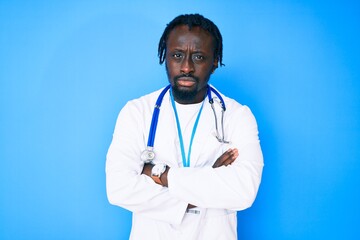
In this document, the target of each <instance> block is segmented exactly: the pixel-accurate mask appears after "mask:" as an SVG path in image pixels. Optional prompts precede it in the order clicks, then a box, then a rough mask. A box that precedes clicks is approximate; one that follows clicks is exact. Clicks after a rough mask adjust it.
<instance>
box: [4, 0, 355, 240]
mask: <svg viewBox="0 0 360 240" xmlns="http://www.w3.org/2000/svg"><path fill="white" fill-rule="evenodd" d="M194 12H199V13H201V14H203V15H204V16H206V17H208V18H210V19H212V20H213V21H214V22H215V23H216V24H217V25H218V27H219V28H220V30H221V32H222V34H223V38H224V63H225V64H226V66H225V67H223V68H220V69H218V70H217V71H216V73H215V74H214V75H213V77H212V80H211V81H212V83H213V84H214V85H215V86H217V88H218V89H220V90H221V91H222V92H224V93H225V94H227V95H229V96H231V97H233V98H235V99H236V100H238V101H239V102H241V103H243V104H246V105H248V106H249V107H250V108H251V109H252V111H253V112H254V114H255V116H256V117H257V120H258V125H259V130H260V138H261V144H262V148H263V152H264V156H265V168H264V174H263V181H262V184H261V187H260V190H259V194H258V197H257V200H256V202H255V203H254V205H253V207H252V208H250V209H248V210H245V211H242V212H239V213H238V218H239V224H238V231H239V236H240V238H241V239H277V240H279V239H356V237H358V236H359V235H360V228H359V222H360V207H359V203H360V190H359V189H360V188H359V180H360V172H359V171H360V164H359V160H360V159H359V158H360V146H359V143H360V140H359V139H360V124H359V122H360V121H359V120H360V111H359V110H360V99H359V98H360V97H359V96H360V94H359V90H360V81H359V77H360V47H359V45H360V44H359V43H360V33H359V29H360V3H358V2H357V1H349V0H342V1H340V0H338V1H295V0H288V1H275V0H272V1H209V0H207V1H200V0H197V1H175V0H173V1H165V0H163V1H138V0H135V1H119V0H118V1H115V0H114V1H100V0H99V1H69V0H66V1H25V0H24V1H20V0H18V1H15V0H13V1H10V0H9V1H7V0H1V1H0V107H1V109H0V110H1V112H0V114H1V115H0V144H1V145H0V146H1V148H0V239H127V238H128V234H129V232H130V224H131V220H130V219H131V213H130V212H128V211H126V210H124V209H121V208H119V207H115V206H111V205H110V204H109V203H108V202H107V198H106V192H105V170H104V167H105V155H106V152H107V148H108V146H109V144H110V141H111V138H112V132H113V128H114V125H115V121H116V117H117V114H118V112H119V110H120V109H121V108H122V106H123V105H124V104H125V103H126V101H127V100H129V99H133V98H136V97H139V96H141V95H143V94H145V93H148V92H150V91H153V90H156V89H158V88H160V87H162V86H164V85H165V84H166V83H167V79H166V75H165V70H164V66H160V65H159V64H158V59H157V44H158V40H159V38H160V36H161V34H162V31H163V29H164V27H165V24H166V23H168V22H169V21H170V20H171V19H173V18H174V17H175V16H177V15H178V14H181V13H194Z"/></svg>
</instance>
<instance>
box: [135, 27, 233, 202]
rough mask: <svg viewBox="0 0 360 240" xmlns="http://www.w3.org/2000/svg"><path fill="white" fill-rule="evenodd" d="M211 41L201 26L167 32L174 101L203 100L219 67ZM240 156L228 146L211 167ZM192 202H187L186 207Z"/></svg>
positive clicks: (164, 183) (163, 177)
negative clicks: (212, 76)
mask: <svg viewBox="0 0 360 240" xmlns="http://www.w3.org/2000/svg"><path fill="white" fill-rule="evenodd" d="M214 47H215V45H214V40H213V37H212V36H211V34H210V33H209V32H207V31H205V30H203V29H202V28H200V27H193V28H192V29H191V30H189V28H188V26H186V25H180V26H177V27H175V28H174V29H173V30H172V31H171V32H170V34H169V37H168V40H167V43H166V48H167V50H166V58H165V59H166V72H167V75H168V78H169V82H170V84H171V86H172V88H173V95H174V99H175V101H176V102H178V103H180V104H194V103H200V102H202V101H203V100H204V97H205V94H206V91H207V84H208V81H209V79H210V76H211V74H212V73H213V72H214V71H215V69H216V68H217V67H218V61H217V59H216V58H215V57H214ZM238 156H239V153H238V150H237V149H236V148H234V149H228V150H227V151H226V152H224V153H223V154H222V155H221V156H220V157H219V158H218V159H217V160H216V161H215V163H214V164H213V166H212V167H213V168H218V167H223V166H228V165H230V164H232V163H233V162H234V161H235V159H236V158H237V157H238ZM153 166H154V165H153V164H152V163H147V164H145V165H144V168H143V171H142V174H145V175H147V176H149V177H151V170H152V167H153ZM169 170H170V167H167V168H166V171H165V172H164V173H163V174H162V175H161V177H160V179H161V182H162V186H164V187H168V179H167V175H168V172H169ZM193 207H195V206H194V205H191V204H189V205H188V208H193Z"/></svg>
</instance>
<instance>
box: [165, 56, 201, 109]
mask: <svg viewBox="0 0 360 240" xmlns="http://www.w3.org/2000/svg"><path fill="white" fill-rule="evenodd" d="M165 68H166V73H167V75H168V78H169V81H170V75H169V72H168V68H167V65H166V63H165ZM182 77H186V78H192V79H193V80H194V82H195V87H194V88H192V89H189V90H186V89H181V88H179V86H178V85H177V84H176V82H177V81H178V79H179V78H182ZM172 80H173V81H172V82H173V83H174V84H173V85H172V86H171V88H172V93H173V95H174V98H175V99H177V100H180V101H182V102H191V101H193V100H194V99H195V97H196V95H197V93H198V90H197V85H198V84H199V78H198V77H196V76H193V75H192V74H181V75H177V76H175V77H174V78H173V79H172ZM170 82H171V81H170Z"/></svg>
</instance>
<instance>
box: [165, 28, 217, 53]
mask: <svg viewBox="0 0 360 240" xmlns="http://www.w3.org/2000/svg"><path fill="white" fill-rule="evenodd" d="M166 45H167V47H169V48H171V47H179V46H184V45H191V46H192V47H196V48H211V49H213V48H214V41H213V36H212V35H211V34H210V33H209V32H208V31H206V30H204V29H202V28H201V27H198V26H194V27H192V28H191V29H189V27H188V26H187V25H179V26H177V27H175V28H174V29H173V30H172V31H171V32H170V33H169V36H168V39H167V42H166Z"/></svg>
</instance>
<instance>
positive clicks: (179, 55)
mask: <svg viewBox="0 0 360 240" xmlns="http://www.w3.org/2000/svg"><path fill="white" fill-rule="evenodd" d="M182 56H183V55H182V54H181V53H174V54H173V55H172V57H173V58H175V59H180V58H182Z"/></svg>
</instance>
